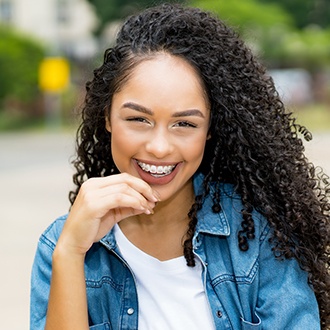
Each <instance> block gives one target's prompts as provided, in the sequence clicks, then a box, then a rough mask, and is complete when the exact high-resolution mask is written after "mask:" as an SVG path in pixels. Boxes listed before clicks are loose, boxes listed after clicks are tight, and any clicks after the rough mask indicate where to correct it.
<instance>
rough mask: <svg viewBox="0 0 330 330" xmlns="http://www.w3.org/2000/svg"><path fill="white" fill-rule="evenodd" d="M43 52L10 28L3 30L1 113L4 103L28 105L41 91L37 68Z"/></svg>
mask: <svg viewBox="0 0 330 330" xmlns="http://www.w3.org/2000/svg"><path fill="white" fill-rule="evenodd" d="M43 57H44V49H43V48H42V46H40V45H39V44H38V43H36V42H35V41H33V40H31V39H30V38H28V37H25V36H22V35H20V34H18V33H16V32H14V31H12V30H9V29H8V28H7V27H0V77H1V79H0V110H1V108H3V104H4V103H5V102H9V101H10V102H13V103H29V102H32V101H34V100H35V99H36V97H37V95H38V93H39V91H38V66H39V63H40V61H41V60H42V59H43Z"/></svg>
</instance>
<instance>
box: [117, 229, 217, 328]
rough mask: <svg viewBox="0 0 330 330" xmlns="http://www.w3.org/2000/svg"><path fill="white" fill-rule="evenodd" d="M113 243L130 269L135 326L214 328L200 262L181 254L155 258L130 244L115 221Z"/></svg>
mask: <svg viewBox="0 0 330 330" xmlns="http://www.w3.org/2000/svg"><path fill="white" fill-rule="evenodd" d="M114 233H115V237H116V241H117V244H118V246H119V249H120V252H121V254H122V256H123V257H124V259H125V260H126V261H127V263H128V264H129V266H130V268H131V269H132V271H133V273H134V275H135V279H136V286H137V293H138V301H139V330H175V329H178V330H185V329H187V330H188V329H189V330H193V329H196V330H197V329H198V330H200V329H210V330H212V329H215V326H214V321H213V319H212V315H211V312H210V307H209V303H208V300H207V297H206V294H205V290H204V286H203V280H202V265H201V263H200V261H199V260H196V266H195V267H188V266H187V265H186V260H185V258H184V257H183V256H182V257H178V258H174V259H171V260H166V261H159V260H158V259H156V258H154V257H152V256H150V255H148V254H146V253H145V252H143V251H141V250H140V249H138V248H137V247H136V246H135V245H133V244H132V243H131V242H130V241H129V240H128V239H127V238H126V236H125V235H124V234H123V232H122V231H121V230H120V228H119V226H118V225H116V226H115V228H114Z"/></svg>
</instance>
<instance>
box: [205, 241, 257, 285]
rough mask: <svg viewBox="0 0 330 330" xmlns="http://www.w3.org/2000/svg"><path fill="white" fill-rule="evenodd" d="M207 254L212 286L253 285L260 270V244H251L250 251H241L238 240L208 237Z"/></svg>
mask: <svg viewBox="0 0 330 330" xmlns="http://www.w3.org/2000/svg"><path fill="white" fill-rule="evenodd" d="M204 239H205V240H206V244H205V253H206V262H207V263H208V274H209V278H210V280H211V283H212V286H213V287H216V286H217V285H219V284H222V283H224V282H234V283H236V284H237V285H239V284H252V283H253V281H254V280H255V277H256V276H257V273H258V269H259V262H258V257H259V244H251V246H250V248H249V250H248V251H246V252H243V251H240V250H239V247H238V243H237V241H236V240H228V239H227V238H226V237H223V238H221V237H218V236H208V237H204Z"/></svg>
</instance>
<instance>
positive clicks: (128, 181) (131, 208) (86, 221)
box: [57, 173, 159, 255]
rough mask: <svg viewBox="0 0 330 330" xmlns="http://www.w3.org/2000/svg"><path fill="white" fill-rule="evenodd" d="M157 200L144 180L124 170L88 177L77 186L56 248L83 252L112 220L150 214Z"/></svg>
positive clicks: (106, 229)
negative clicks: (75, 196) (79, 186)
mask: <svg viewBox="0 0 330 330" xmlns="http://www.w3.org/2000/svg"><path fill="white" fill-rule="evenodd" d="M158 200H159V199H158V197H157V192H155V191H153V190H152V188H151V187H150V186H149V185H148V184H147V183H146V182H144V181H143V180H141V179H139V178H136V177H134V176H132V175H129V174H127V173H122V174H117V175H111V176H108V177H101V178H92V179H89V180H87V181H86V182H85V183H84V184H83V185H82V186H81V188H80V191H79V193H78V195H77V198H76V200H75V202H74V204H73V206H72V209H71V212H70V214H69V216H68V219H67V221H66V223H65V225H64V228H63V232H62V234H61V236H60V238H59V241H58V244H57V249H61V251H62V252H64V251H65V253H73V254H78V255H84V254H85V253H86V252H87V251H88V250H89V249H90V247H91V245H92V244H93V243H94V242H97V241H98V240H100V239H101V238H102V237H103V236H105V235H106V234H107V233H108V232H109V230H111V228H112V227H113V226H114V225H115V223H118V222H119V221H120V220H122V219H125V218H127V217H129V216H133V215H137V214H142V213H145V214H151V213H153V208H154V207H155V205H156V202H157V201H158Z"/></svg>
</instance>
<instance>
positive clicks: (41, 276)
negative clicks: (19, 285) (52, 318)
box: [30, 236, 54, 330]
mask: <svg viewBox="0 0 330 330" xmlns="http://www.w3.org/2000/svg"><path fill="white" fill-rule="evenodd" d="M53 251H54V247H53V244H52V243H51V242H50V241H49V240H48V239H47V238H46V237H45V236H41V238H40V240H39V242H38V247H37V252H36V255H35V258H34V263H33V266H32V275H31V295H30V329H31V330H42V329H44V328H45V322H46V313H47V305H48V297H49V289H50V280H51V273H52V255H53Z"/></svg>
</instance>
